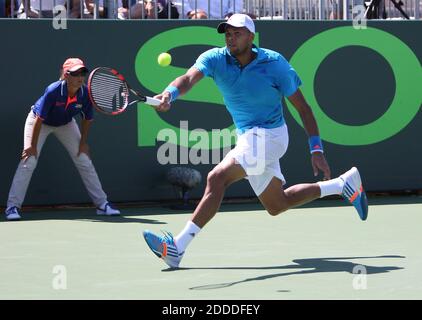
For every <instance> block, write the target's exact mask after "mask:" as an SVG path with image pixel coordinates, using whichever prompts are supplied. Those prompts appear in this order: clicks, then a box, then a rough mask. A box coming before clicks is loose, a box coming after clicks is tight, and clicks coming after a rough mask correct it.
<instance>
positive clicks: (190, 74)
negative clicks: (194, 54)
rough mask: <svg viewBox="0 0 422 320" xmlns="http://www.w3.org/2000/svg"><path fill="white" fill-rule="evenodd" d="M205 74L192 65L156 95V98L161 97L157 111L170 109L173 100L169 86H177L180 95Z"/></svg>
mask: <svg viewBox="0 0 422 320" xmlns="http://www.w3.org/2000/svg"><path fill="white" fill-rule="evenodd" d="M203 77H204V74H203V73H202V72H201V71H199V70H198V69H197V68H196V67H191V68H190V69H189V70H188V71H187V72H186V73H185V74H184V75H183V76H180V77H177V78H176V79H174V80H173V81H172V82H171V83H170V84H169V86H168V87H167V88H166V89H164V91H163V92H162V93H161V94H159V95H156V96H155V97H154V98H156V99H160V100H161V104H160V105H159V106H157V107H156V110H157V111H161V112H165V111H168V110H169V109H170V103H171V101H172V97H171V94H172V93H171V92H170V91H169V90H168V88H170V87H173V88H177V90H178V95H183V94H186V93H187V92H188V91H189V90H190V89H192V87H193V86H194V85H195V84H196V83H197V82H198V81H199V80H201V79H202V78H203Z"/></svg>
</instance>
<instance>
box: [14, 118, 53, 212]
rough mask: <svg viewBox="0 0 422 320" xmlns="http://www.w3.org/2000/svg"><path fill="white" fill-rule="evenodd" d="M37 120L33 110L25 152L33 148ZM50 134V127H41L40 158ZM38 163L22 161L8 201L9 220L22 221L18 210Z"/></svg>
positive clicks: (26, 122)
mask: <svg viewBox="0 0 422 320" xmlns="http://www.w3.org/2000/svg"><path fill="white" fill-rule="evenodd" d="M35 120H36V116H35V114H34V113H33V112H32V110H31V111H30V112H29V114H28V116H27V118H26V121H25V128H24V142H23V146H24V150H25V149H27V148H29V147H30V146H31V142H32V133H33V130H34V124H35ZM50 133H51V129H50V127H48V126H45V125H41V130H40V133H39V136H38V142H37V153H38V155H37V157H39V156H40V153H41V150H42V147H43V145H44V142H45V140H46V139H47V136H48V135H49V134H50ZM37 163H38V160H37V158H35V157H29V158H28V159H27V160H26V161H24V160H20V162H19V164H18V167H17V169H16V172H15V175H14V177H13V181H12V185H11V187H10V191H9V197H8V199H7V208H6V217H7V219H8V220H19V219H20V215H19V211H18V209H20V208H21V206H22V203H23V201H24V199H25V195H26V191H27V190H28V185H29V182H30V181H31V177H32V173H33V172H34V170H35V168H36V166H37Z"/></svg>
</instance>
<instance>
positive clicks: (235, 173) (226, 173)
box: [191, 157, 246, 228]
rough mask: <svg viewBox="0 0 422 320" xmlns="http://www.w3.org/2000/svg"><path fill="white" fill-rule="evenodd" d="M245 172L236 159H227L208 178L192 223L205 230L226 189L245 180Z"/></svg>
mask: <svg viewBox="0 0 422 320" xmlns="http://www.w3.org/2000/svg"><path fill="white" fill-rule="evenodd" d="M245 176H246V173H245V170H244V169H243V168H242V166H241V165H239V164H237V163H236V161H235V159H234V158H231V157H228V158H227V157H226V158H225V159H224V160H223V161H222V162H220V163H219V164H218V165H217V166H216V167H215V168H214V169H213V170H212V171H211V172H210V173H208V176H207V186H206V188H205V192H204V195H203V196H202V199H201V201H200V202H199V204H198V206H197V207H196V209H195V211H194V213H193V215H192V219H191V220H192V222H193V223H195V224H196V225H197V226H198V227H200V228H203V227H204V226H205V225H206V224H207V223H208V221H210V220H211V219H212V218H213V217H214V215H215V214H216V213H217V211H218V209H219V207H220V205H221V201H222V200H223V197H224V192H225V189H226V188H227V187H228V186H229V185H231V184H232V183H234V182H236V181H238V180H240V179H243V178H244V177H245Z"/></svg>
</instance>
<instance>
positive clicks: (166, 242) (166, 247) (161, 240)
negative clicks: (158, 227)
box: [143, 230, 184, 268]
mask: <svg viewBox="0 0 422 320" xmlns="http://www.w3.org/2000/svg"><path fill="white" fill-rule="evenodd" d="M163 233H164V236H161V237H160V236H157V235H155V234H154V233H152V232H151V231H149V230H145V231H144V232H143V235H144V238H145V241H146V242H147V244H148V246H149V248H150V249H151V250H152V252H154V254H155V255H156V256H157V257H158V258H161V259H163V260H164V262H165V263H167V265H168V266H169V267H170V268H178V267H179V264H180V261H181V260H182V257H183V254H184V252H182V253H179V250H177V246H176V243H175V242H174V239H173V235H172V234H171V233H170V232H166V231H163Z"/></svg>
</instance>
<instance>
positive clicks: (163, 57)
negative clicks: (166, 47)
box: [157, 52, 171, 67]
mask: <svg viewBox="0 0 422 320" xmlns="http://www.w3.org/2000/svg"><path fill="white" fill-rule="evenodd" d="M157 60H158V64H159V65H160V66H162V67H167V66H168V65H169V64H170V63H171V55H170V54H168V53H167V52H164V53H161V54H160V55H159V56H158V59H157Z"/></svg>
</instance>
